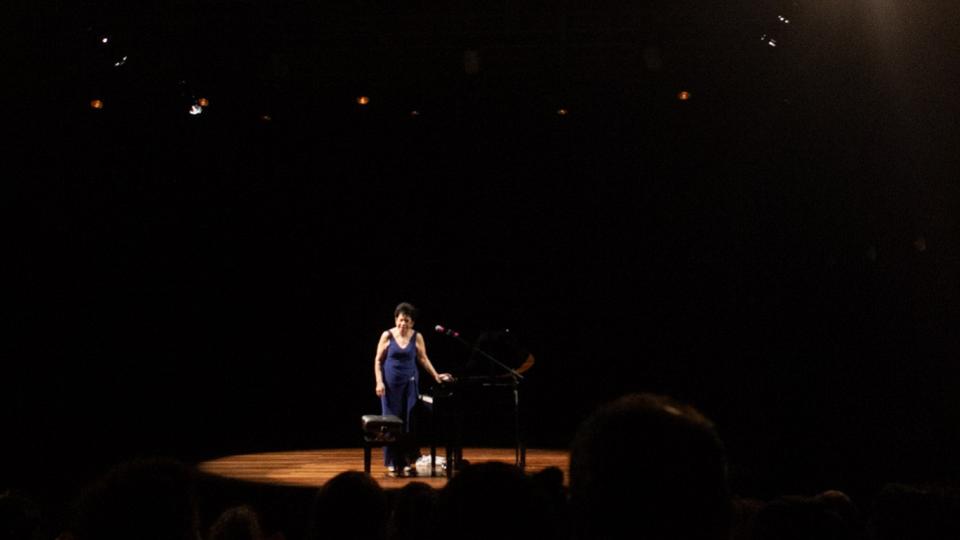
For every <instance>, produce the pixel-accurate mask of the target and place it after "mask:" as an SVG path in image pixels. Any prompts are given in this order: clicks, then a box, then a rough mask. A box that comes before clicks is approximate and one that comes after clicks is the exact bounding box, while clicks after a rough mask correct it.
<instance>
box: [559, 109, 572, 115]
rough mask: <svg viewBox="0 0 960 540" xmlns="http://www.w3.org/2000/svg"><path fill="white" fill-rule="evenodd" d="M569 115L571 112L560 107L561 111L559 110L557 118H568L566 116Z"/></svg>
mask: <svg viewBox="0 0 960 540" xmlns="http://www.w3.org/2000/svg"><path fill="white" fill-rule="evenodd" d="M569 113H570V111H568V110H567V109H565V108H563V107H560V108H559V109H557V116H566V115H568V114H569Z"/></svg>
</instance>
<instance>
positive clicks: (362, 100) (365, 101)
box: [357, 96, 370, 106]
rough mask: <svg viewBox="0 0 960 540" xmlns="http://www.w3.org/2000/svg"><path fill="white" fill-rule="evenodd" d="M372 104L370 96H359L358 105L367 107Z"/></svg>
mask: <svg viewBox="0 0 960 540" xmlns="http://www.w3.org/2000/svg"><path fill="white" fill-rule="evenodd" d="M369 103H370V98H369V97H368V96H357V105H360V106H365V105H368V104H369Z"/></svg>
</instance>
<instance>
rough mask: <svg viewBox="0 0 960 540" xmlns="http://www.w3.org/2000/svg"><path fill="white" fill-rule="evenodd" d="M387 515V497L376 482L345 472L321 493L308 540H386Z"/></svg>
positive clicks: (333, 479) (313, 511)
mask: <svg viewBox="0 0 960 540" xmlns="http://www.w3.org/2000/svg"><path fill="white" fill-rule="evenodd" d="M387 516H388V514H387V498H386V494H385V493H384V491H383V488H381V487H380V484H378V483H377V482H376V480H374V479H372V478H370V476H368V475H366V474H364V473H362V472H357V471H347V472H342V473H340V474H338V475H336V476H334V477H333V478H332V479H331V480H330V481H328V482H327V483H326V484H324V485H323V487H322V488H320V490H319V491H318V492H317V494H316V497H315V498H314V501H313V507H312V509H311V515H310V525H309V530H308V534H307V540H345V539H350V540H382V539H383V538H384V537H385V536H386V525H387Z"/></svg>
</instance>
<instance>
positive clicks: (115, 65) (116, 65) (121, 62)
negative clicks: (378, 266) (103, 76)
mask: <svg viewBox="0 0 960 540" xmlns="http://www.w3.org/2000/svg"><path fill="white" fill-rule="evenodd" d="M126 63H127V57H126V56H124V57H123V58H121V59H119V60H117V61H116V62H114V63H113V67H120V66H122V65H124V64H126Z"/></svg>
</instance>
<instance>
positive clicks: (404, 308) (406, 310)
mask: <svg viewBox="0 0 960 540" xmlns="http://www.w3.org/2000/svg"><path fill="white" fill-rule="evenodd" d="M400 315H406V316H408V317H410V318H411V319H413V320H417V308H415V307H413V304H410V303H408V302H400V303H399V304H397V308H396V309H394V310H393V318H397V317H399V316H400Z"/></svg>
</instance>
